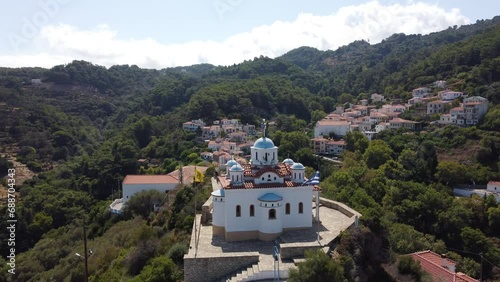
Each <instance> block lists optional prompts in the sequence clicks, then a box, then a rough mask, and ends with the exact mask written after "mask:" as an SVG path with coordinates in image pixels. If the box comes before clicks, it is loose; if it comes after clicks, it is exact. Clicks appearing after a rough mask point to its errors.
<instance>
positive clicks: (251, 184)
mask: <svg viewBox="0 0 500 282" xmlns="http://www.w3.org/2000/svg"><path fill="white" fill-rule="evenodd" d="M297 186H302V184H300V183H293V182H292V181H289V180H285V181H284V183H265V184H255V183H254V182H252V181H245V182H244V183H243V185H237V186H236V185H234V186H233V185H232V184H229V185H228V186H226V187H224V188H225V189H260V188H287V187H297Z"/></svg>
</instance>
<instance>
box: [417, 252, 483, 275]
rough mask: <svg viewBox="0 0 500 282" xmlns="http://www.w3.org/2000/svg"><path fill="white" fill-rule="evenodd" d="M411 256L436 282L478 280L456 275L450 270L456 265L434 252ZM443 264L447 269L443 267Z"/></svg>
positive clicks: (418, 253)
mask: <svg viewBox="0 0 500 282" xmlns="http://www.w3.org/2000/svg"><path fill="white" fill-rule="evenodd" d="M410 256H411V257H412V258H413V259H415V260H416V261H418V262H419V263H420V266H421V267H422V269H423V270H424V271H426V272H427V273H429V274H430V275H431V276H432V279H433V280H434V281H443V282H456V281H463V282H477V281H478V280H476V279H474V278H472V277H470V276H467V275H465V274H463V273H460V272H459V273H455V272H452V271H450V269H449V268H453V269H454V268H455V265H456V263H455V262H454V261H452V260H450V259H447V258H442V257H441V256H440V255H438V254H436V253H434V252H432V251H423V252H417V253H413V254H410ZM443 262H444V263H445V264H446V266H447V267H444V266H442V265H443Z"/></svg>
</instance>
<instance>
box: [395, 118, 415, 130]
mask: <svg viewBox="0 0 500 282" xmlns="http://www.w3.org/2000/svg"><path fill="white" fill-rule="evenodd" d="M420 125H421V123H420V122H416V121H411V120H406V119H402V118H394V119H391V120H389V129H399V128H408V129H410V130H418V129H420Z"/></svg>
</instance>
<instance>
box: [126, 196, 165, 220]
mask: <svg viewBox="0 0 500 282" xmlns="http://www.w3.org/2000/svg"><path fill="white" fill-rule="evenodd" d="M165 197H166V194H164V193H161V192H160V191H158V190H154V189H151V190H143V191H141V192H139V193H136V194H134V195H132V197H130V199H129V200H128V201H127V204H126V205H125V209H124V214H125V215H126V216H127V217H129V218H130V217H131V216H132V215H139V216H142V217H143V218H147V217H148V216H149V214H150V213H151V212H152V211H154V208H155V206H158V205H160V204H162V203H163V201H164V200H165Z"/></svg>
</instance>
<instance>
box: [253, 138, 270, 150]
mask: <svg viewBox="0 0 500 282" xmlns="http://www.w3.org/2000/svg"><path fill="white" fill-rule="evenodd" d="M253 146H254V147H255V148H256V149H272V148H274V147H275V146H274V143H273V140H271V139H269V138H266V137H261V138H259V139H257V141H255V143H254V144H253Z"/></svg>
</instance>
